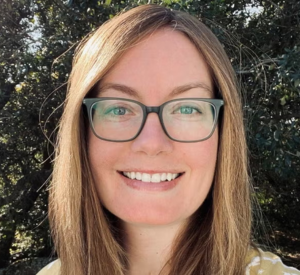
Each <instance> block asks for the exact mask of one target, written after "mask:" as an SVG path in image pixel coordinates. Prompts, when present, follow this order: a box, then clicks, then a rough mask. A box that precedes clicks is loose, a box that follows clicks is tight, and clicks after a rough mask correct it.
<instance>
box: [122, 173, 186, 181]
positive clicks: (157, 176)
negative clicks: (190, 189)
mask: <svg viewBox="0 0 300 275" xmlns="http://www.w3.org/2000/svg"><path fill="white" fill-rule="evenodd" d="M122 174H123V175H124V176H125V177H127V178H129V179H132V180H139V181H142V182H155V183H159V182H165V181H172V180H174V179H176V178H178V177H179V176H180V175H181V173H167V172H165V173H154V174H148V173H142V172H122Z"/></svg>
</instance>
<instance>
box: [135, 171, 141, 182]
mask: <svg viewBox="0 0 300 275" xmlns="http://www.w3.org/2000/svg"><path fill="white" fill-rule="evenodd" d="M135 178H136V179H137V180H141V179H142V173H140V172H136V173H135Z"/></svg>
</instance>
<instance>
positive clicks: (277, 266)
mask: <svg viewBox="0 0 300 275" xmlns="http://www.w3.org/2000/svg"><path fill="white" fill-rule="evenodd" d="M246 262H247V267H246V275H258V274H262V275H300V271H299V270H298V269H296V268H293V267H288V266H286V265H285V264H284V263H283V262H282V261H281V259H280V258H279V257H278V256H276V255H275V254H273V253H270V252H264V251H262V250H261V249H257V250H255V249H252V250H250V251H249V254H248V256H247V260H246Z"/></svg>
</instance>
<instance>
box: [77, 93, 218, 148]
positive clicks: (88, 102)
mask: <svg viewBox="0 0 300 275" xmlns="http://www.w3.org/2000/svg"><path fill="white" fill-rule="evenodd" d="M104 100H124V101H129V102H133V103H136V104H138V105H140V106H141V108H142V110H143V120H142V123H141V126H140V129H139V130H138V132H137V134H136V135H135V136H134V137H133V138H130V139H126V140H114V139H106V138H103V137H101V136H99V135H98V134H97V133H96V131H95V129H94V125H93V116H92V107H93V105H94V104H95V103H97V102H99V101H104ZM183 100H198V101H203V102H209V103H210V104H212V106H213V107H214V108H215V111H216V115H215V119H214V124H213V127H212V130H211V133H210V134H209V135H208V136H207V137H205V138H203V139H199V140H178V139H175V138H172V137H171V136H170V135H169V133H168V131H167V129H166V128H165V125H164V122H163V117H162V113H163V109H164V107H165V105H167V104H168V103H170V102H174V101H183ZM82 104H83V106H85V107H86V111H87V114H88V119H89V123H90V127H91V129H92V131H93V133H94V135H95V136H96V137H98V138H99V139H102V140H106V141H112V142H127V141H131V140H134V139H136V138H137V137H138V135H139V134H140V133H141V131H142V130H143V128H144V125H145V122H146V120H147V117H148V114H150V113H156V114H157V115H158V117H159V121H160V124H161V126H162V128H163V130H164V132H165V134H166V135H167V136H168V137H169V138H170V139H171V140H174V141H177V142H184V143H191V142H200V141H204V140H206V139H209V138H210V137H211V136H212V134H213V133H214V131H215V128H216V125H217V121H218V117H219V113H220V109H221V107H222V106H223V105H224V101H223V100H222V99H214V98H178V99H173V100H170V101H167V102H164V103H163V104H162V105H160V106H146V105H144V104H142V103H141V102H139V101H136V100H132V99H127V98H119V97H97V98H85V99H83V101H82Z"/></svg>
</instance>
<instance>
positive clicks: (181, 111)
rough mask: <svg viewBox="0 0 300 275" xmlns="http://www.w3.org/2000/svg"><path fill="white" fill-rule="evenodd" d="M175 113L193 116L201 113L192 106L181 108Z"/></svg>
mask: <svg viewBox="0 0 300 275" xmlns="http://www.w3.org/2000/svg"><path fill="white" fill-rule="evenodd" d="M174 113H175V114H176V113H177V114H181V115H192V114H196V113H201V112H200V111H199V110H198V109H197V108H195V107H192V106H181V107H179V108H178V109H177V110H176V111H175V112H174Z"/></svg>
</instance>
